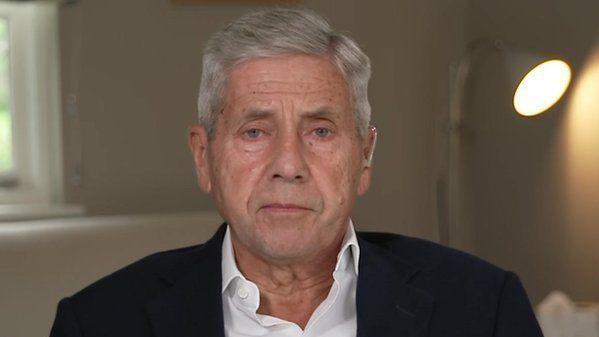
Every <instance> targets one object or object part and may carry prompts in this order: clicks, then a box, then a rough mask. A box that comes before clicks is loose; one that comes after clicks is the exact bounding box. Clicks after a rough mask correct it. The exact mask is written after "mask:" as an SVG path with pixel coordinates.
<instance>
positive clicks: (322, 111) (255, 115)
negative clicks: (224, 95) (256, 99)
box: [240, 106, 338, 124]
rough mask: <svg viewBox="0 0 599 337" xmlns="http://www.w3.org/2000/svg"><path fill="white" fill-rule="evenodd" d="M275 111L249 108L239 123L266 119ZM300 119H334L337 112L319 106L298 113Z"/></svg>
mask: <svg viewBox="0 0 599 337" xmlns="http://www.w3.org/2000/svg"><path fill="white" fill-rule="evenodd" d="M274 114H275V112H274V111H273V110H269V109H260V108H250V109H249V111H248V112H247V113H246V114H245V115H244V116H243V118H242V119H241V121H240V123H241V124H245V123H247V122H251V121H255V120H258V119H268V118H272V117H273V116H274ZM300 117H301V118H302V119H329V120H336V119H337V117H338V116H337V114H336V113H334V112H333V111H332V109H331V108H330V107H326V106H325V107H320V108H317V109H315V110H312V111H307V112H303V113H301V114H300Z"/></svg>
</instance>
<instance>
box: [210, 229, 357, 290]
mask: <svg viewBox="0 0 599 337" xmlns="http://www.w3.org/2000/svg"><path fill="white" fill-rule="evenodd" d="M348 254H349V255H351V259H348V258H346V256H347V255H348ZM359 261H360V246H359V245H358V238H357V236H356V232H355V230H354V224H353V221H352V220H351V219H349V224H348V226H347V230H346V231H345V235H344V237H343V243H342V244H341V249H340V250H339V253H338V254H337V263H336V264H335V271H337V270H338V269H342V268H343V265H344V264H347V263H349V262H352V264H353V268H354V271H355V273H356V276H357V275H358V262H359ZM221 263H222V280H223V284H222V289H221V292H222V293H224V292H225V290H227V288H228V287H229V284H231V282H232V281H233V280H235V279H236V278H241V279H243V280H245V277H244V276H243V274H241V272H240V271H239V269H238V268H237V263H236V262H235V254H234V253H233V243H232V242H231V230H230V228H229V225H227V231H226V233H225V237H224V238H223V245H222V262H221Z"/></svg>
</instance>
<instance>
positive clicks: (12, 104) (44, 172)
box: [0, 1, 63, 220]
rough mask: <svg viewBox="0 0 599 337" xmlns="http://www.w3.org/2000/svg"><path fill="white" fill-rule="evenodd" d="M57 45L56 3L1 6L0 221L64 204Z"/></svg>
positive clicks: (16, 3) (4, 4) (12, 3)
mask: <svg viewBox="0 0 599 337" xmlns="http://www.w3.org/2000/svg"><path fill="white" fill-rule="evenodd" d="M58 43H59V40H58V6H57V4H56V3H55V2H51V1H30V2H29V1H28V2H6V1H2V2H0V220H6V219H7V216H6V214H7V213H8V211H7V210H13V211H14V210H15V209H18V208H19V207H21V209H25V210H30V211H32V212H35V209H36V207H37V208H38V209H39V208H40V207H41V208H42V209H45V210H46V211H45V213H48V211H47V210H48V209H49V208H48V207H49V206H52V207H54V206H57V205H61V204H62V203H63V194H62V189H63V186H62V184H63V178H62V145H61V143H62V142H61V118H60V116H61V115H60V110H61V109H60V90H59V85H60V81H59V63H60V62H59V57H58ZM7 205H10V206H7ZM51 213H52V214H56V211H55V210H53V211H52V212H51ZM13 218H14V216H12V217H10V216H9V219H13ZM17 218H19V217H17Z"/></svg>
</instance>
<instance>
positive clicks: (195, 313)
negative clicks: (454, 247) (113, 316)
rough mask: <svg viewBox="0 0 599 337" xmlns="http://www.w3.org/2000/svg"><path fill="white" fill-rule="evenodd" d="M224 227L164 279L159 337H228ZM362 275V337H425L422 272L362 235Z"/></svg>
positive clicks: (154, 305)
mask: <svg viewBox="0 0 599 337" xmlns="http://www.w3.org/2000/svg"><path fill="white" fill-rule="evenodd" d="M225 229H226V224H223V225H222V226H221V227H220V228H219V230H218V231H217V232H216V234H215V235H214V236H213V237H212V238H211V239H210V240H209V241H207V242H206V243H205V244H203V245H201V246H199V247H198V248H196V252H194V254H193V258H192V259H191V260H190V261H188V262H184V263H182V264H180V265H177V266H176V267H173V268H172V269H170V270H169V271H168V272H165V273H163V274H161V275H160V278H161V279H162V280H163V281H164V282H165V283H166V284H168V285H169V288H167V289H166V290H165V291H164V292H162V293H160V294H159V295H158V296H156V297H155V298H154V299H152V300H151V301H149V302H148V303H147V306H146V309H147V313H148V316H149V318H150V321H151V324H152V327H153V329H154V331H155V333H156V336H157V337H184V336H185V337H189V336H196V337H200V336H211V337H224V335H225V334H224V323H223V313H222V297H221V292H220V289H221V287H222V279H221V277H222V271H221V251H222V249H221V245H222V241H223V237H224V234H225ZM358 243H359V245H360V262H359V268H360V272H359V275H358V286H357V291H356V292H357V293H356V306H357V328H358V331H357V332H358V333H357V335H358V337H371V336H376V337H391V336H405V337H417V336H424V335H426V331H427V326H428V322H429V319H430V316H431V313H432V309H433V306H434V300H433V298H432V296H430V295H429V294H428V293H426V292H424V291H422V290H420V289H418V288H416V287H414V286H412V285H410V284H409V281H410V280H411V279H412V278H413V277H414V276H415V275H416V274H417V273H418V269H416V268H415V267H413V266H411V265H409V264H408V263H405V262H404V261H402V260H401V259H399V258H398V257H397V256H395V255H393V254H391V253H390V252H388V251H387V250H385V249H383V248H380V247H378V246H376V245H374V244H372V243H370V242H368V241H366V240H364V239H361V238H360V237H359V234H358Z"/></svg>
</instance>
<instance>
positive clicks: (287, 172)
mask: <svg viewBox="0 0 599 337" xmlns="http://www.w3.org/2000/svg"><path fill="white" fill-rule="evenodd" d="M274 147H275V148H274V149H273V150H274V151H273V160H272V164H271V167H270V170H271V172H270V176H271V178H272V179H274V180H282V181H285V182H290V183H301V182H304V181H305V180H306V179H308V177H309V174H310V173H309V169H308V165H307V163H306V159H305V153H304V144H303V143H302V141H301V139H300V137H299V135H297V133H294V132H289V133H286V134H283V135H280V137H279V139H277V141H276V144H275V145H274Z"/></svg>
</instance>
